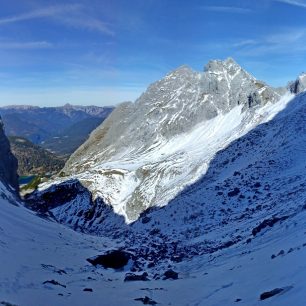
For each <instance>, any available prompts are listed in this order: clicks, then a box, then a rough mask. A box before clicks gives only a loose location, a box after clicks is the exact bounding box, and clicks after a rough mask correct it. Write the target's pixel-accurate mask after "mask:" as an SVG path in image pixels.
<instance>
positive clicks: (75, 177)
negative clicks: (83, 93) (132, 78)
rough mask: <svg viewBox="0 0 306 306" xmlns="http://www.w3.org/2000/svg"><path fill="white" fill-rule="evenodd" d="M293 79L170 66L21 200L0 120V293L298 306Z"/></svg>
mask: <svg viewBox="0 0 306 306" xmlns="http://www.w3.org/2000/svg"><path fill="white" fill-rule="evenodd" d="M305 89H306V83H304V75H301V76H300V77H298V79H297V80H296V81H294V82H292V83H290V85H289V86H288V90H286V92H285V93H284V94H282V93H281V92H280V91H278V90H276V89H274V88H272V87H270V86H268V85H267V84H265V83H263V82H261V81H259V80H256V79H255V78H254V77H253V76H251V75H250V74H249V73H247V72H246V71H245V70H244V69H243V68H242V67H241V66H239V65H238V64H237V63H236V62H235V61H234V60H233V59H227V60H225V61H210V62H209V63H208V64H207V65H206V68H205V70H204V72H195V71H193V70H192V69H190V68H188V67H186V66H182V67H180V68H178V69H177V70H175V71H173V72H170V73H169V74H168V75H167V76H166V77H165V78H163V79H162V80H160V81H157V82H156V83H154V84H152V85H151V86H150V87H149V88H148V90H147V91H146V92H145V93H144V94H143V95H142V96H141V97H140V98H139V99H138V100H136V102H135V103H124V104H122V105H120V106H118V107H117V108H116V109H115V110H114V111H113V112H112V113H111V114H110V116H109V117H108V118H107V119H106V120H105V121H104V122H103V123H102V124H101V125H99V126H98V127H97V128H96V129H95V130H94V131H93V132H92V133H91V135H90V137H89V139H88V140H87V141H86V142H85V143H84V144H82V145H81V146H80V147H79V148H78V150H77V151H76V152H75V153H73V154H72V155H71V157H70V158H69V159H68V161H67V162H66V164H65V166H64V168H63V169H62V171H61V172H60V173H59V174H58V175H55V176H53V177H52V178H51V179H50V180H49V181H48V182H45V183H43V184H41V185H39V187H38V189H37V190H36V191H34V192H33V193H31V194H28V195H26V196H25V198H24V199H23V200H20V198H19V196H18V183H16V182H17V162H16V159H15V158H14V156H13V155H12V154H11V152H10V149H9V143H8V140H7V138H6V136H5V135H4V133H3V131H2V129H1V130H0V132H1V133H0V141H1V142H2V143H3V146H2V147H1V148H2V150H3V151H1V152H0V153H1V156H5V160H4V159H3V158H2V159H1V160H0V181H1V185H0V195H1V196H0V203H1V207H2V210H1V213H0V233H1V238H0V252H1V260H2V262H3V263H4V267H5V268H4V269H2V273H1V274H0V293H1V294H0V303H1V302H2V301H3V302H2V304H4V305H6V304H5V303H11V304H13V305H21V306H22V305H25V306H27V305H29V306H30V305H33V304H36V305H40V304H43V305H47V304H48V303H49V304H50V305H54V304H55V305H80V306H83V305H88V304H89V305H101V301H103V303H104V304H105V305H118V304H122V305H141V304H147V305H155V304H157V305H158V304H161V305H247V306H250V305H265V304H266V305H275V306H276V305H277V306H282V305H283V306H285V305H286V306H287V305H288V304H291V303H292V304H293V305H301V301H304V296H305V294H304V292H305V287H306V283H305V277H306V269H305V263H304V257H305V255H306V236H305V226H306V223H305V222H306V221H305V214H306V192H305V190H306V189H305V187H306V175H305V174H306V173H305V172H306V160H305V153H306V133H305V121H306V92H305ZM12 149H13V150H14V147H13V146H12ZM12 204H13V205H12ZM21 250H22V251H21ZM16 263H17V264H16ZM114 267H115V268H114ZM118 292H120V294H118ZM46 300H48V302H46ZM49 301H50V302H49ZM49 304H48V305H49ZM8 305H9V304H8Z"/></svg>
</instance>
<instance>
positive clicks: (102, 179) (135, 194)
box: [62, 59, 280, 222]
mask: <svg viewBox="0 0 306 306" xmlns="http://www.w3.org/2000/svg"><path fill="white" fill-rule="evenodd" d="M279 98H280V96H279V94H277V93H276V91H274V90H273V89H272V88H270V87H268V86H267V85H266V84H264V83H262V82H260V81H258V80H256V79H255V78H254V77H252V76H251V75H250V74H248V73H247V72H246V71H244V70H243V69H242V68H241V67H240V66H239V65H238V64H237V63H235V62H234V61H233V60H232V59H227V60H225V61H210V62H209V63H208V64H207V65H206V67H205V69H204V72H195V71H193V70H192V69H191V68H189V67H187V66H182V67H179V68H178V69H176V70H175V71H173V72H171V73H169V74H168V75H167V76H166V77H165V78H163V79H162V80H160V81H157V82H156V83H154V84H152V85H151V86H149V88H148V89H147V91H146V92H145V93H144V94H143V95H142V96H141V97H140V98H139V99H138V100H136V102H135V103H128V102H127V103H124V104H122V105H121V106H119V107H118V108H117V109H116V110H115V111H114V112H113V113H112V114H111V115H110V117H108V119H107V120H106V121H105V122H104V123H103V124H102V125H101V126H99V127H98V128H97V129H96V130H95V131H94V132H93V133H92V134H91V136H90V138H89V140H88V141H87V142H85V143H84V144H83V145H82V146H81V147H80V148H79V149H78V150H77V151H76V152H75V153H74V154H73V155H72V156H71V158H70V159H69V160H68V162H67V163H66V166H65V168H64V170H63V173H62V175H64V176H67V177H74V178H77V179H78V180H80V181H81V183H82V184H83V185H84V186H86V187H87V188H88V189H89V190H90V191H91V192H92V194H93V196H94V198H101V199H103V201H104V202H105V203H107V204H109V205H111V206H113V208H114V211H115V212H116V213H118V214H121V215H123V216H124V217H125V219H126V220H127V221H128V222H131V221H134V220H136V219H137V218H138V217H139V215H140V213H141V212H143V211H144V210H146V209H147V208H149V207H153V206H163V205H166V204H167V203H168V202H169V201H170V200H171V199H172V198H174V197H175V195H176V194H178V193H179V192H180V191H181V190H182V189H183V188H184V187H185V186H186V185H188V184H191V183H193V182H194V181H196V180H197V179H198V178H199V176H200V175H202V174H203V173H205V171H206V170H207V165H208V163H209V160H210V159H211V158H212V156H213V155H214V154H215V152H217V151H218V150H219V149H221V148H223V147H224V146H226V144H228V143H229V142H230V141H231V140H233V138H234V139H235V138H237V137H239V135H241V134H243V133H245V132H246V131H247V129H248V128H249V127H250V126H251V125H252V124H256V123H258V122H259V121H260V120H261V119H260V118H259V117H256V115H254V114H255V112H256V110H257V109H258V108H260V107H263V106H265V105H266V104H267V103H274V102H276V101H277V100H279ZM250 122H251V124H250ZM213 139H214V140H213ZM65 179H67V178H65Z"/></svg>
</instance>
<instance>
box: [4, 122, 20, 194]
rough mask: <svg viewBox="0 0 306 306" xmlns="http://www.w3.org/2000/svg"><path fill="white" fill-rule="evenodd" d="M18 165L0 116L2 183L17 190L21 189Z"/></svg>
mask: <svg viewBox="0 0 306 306" xmlns="http://www.w3.org/2000/svg"><path fill="white" fill-rule="evenodd" d="M17 166H18V165H17V159H16V158H15V157H14V155H13V154H12V153H11V149H10V143H9V141H8V139H7V137H6V136H5V133H4V126H3V122H2V119H1V117H0V183H1V184H3V185H5V186H6V187H7V188H8V189H11V190H15V191H18V189H19V187H18V175H17ZM0 189H1V188H0ZM0 194H1V190H0Z"/></svg>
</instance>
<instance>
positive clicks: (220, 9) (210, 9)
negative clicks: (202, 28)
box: [202, 6, 252, 14]
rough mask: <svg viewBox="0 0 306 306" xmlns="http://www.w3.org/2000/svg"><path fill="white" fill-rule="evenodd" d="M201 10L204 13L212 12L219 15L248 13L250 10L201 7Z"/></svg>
mask: <svg viewBox="0 0 306 306" xmlns="http://www.w3.org/2000/svg"><path fill="white" fill-rule="evenodd" d="M202 9H204V10H206V11H212V12H220V13H240V14H244V13H250V12H251V11H252V10H251V9H248V8H243V7H235V6H203V7H202Z"/></svg>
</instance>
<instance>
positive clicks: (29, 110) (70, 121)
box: [0, 104, 114, 155]
mask: <svg viewBox="0 0 306 306" xmlns="http://www.w3.org/2000/svg"><path fill="white" fill-rule="evenodd" d="M113 109H114V107H112V106H107V107H98V106H76V105H71V104H65V105H64V106H61V107H36V106H29V105H12V106H5V107H1V108H0V114H1V116H2V120H3V122H4V125H5V131H6V134H7V135H8V136H18V137H24V138H27V139H28V140H30V141H31V142H33V143H34V144H39V145H42V146H43V147H44V148H46V149H48V150H51V151H52V152H55V153H58V154H62V155H70V154H71V153H73V152H74V150H76V149H77V148H78V147H79V146H80V145H81V144H82V143H83V142H84V141H85V140H86V139H87V138H88V136H89V134H90V132H91V131H92V130H93V129H95V128H96V127H97V126H98V125H99V124H101V123H102V122H103V121H104V120H105V118H106V117H107V116H108V115H109V114H110V113H111V112H112V111H113Z"/></svg>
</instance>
